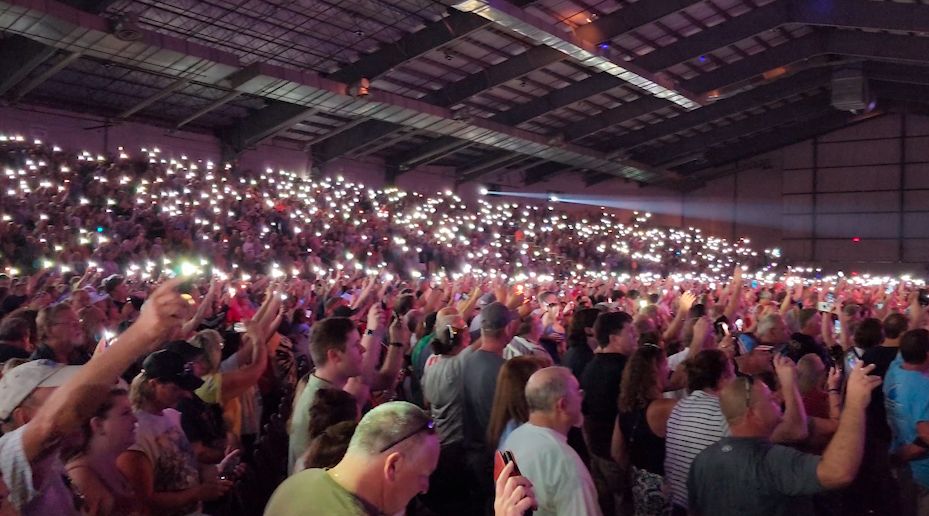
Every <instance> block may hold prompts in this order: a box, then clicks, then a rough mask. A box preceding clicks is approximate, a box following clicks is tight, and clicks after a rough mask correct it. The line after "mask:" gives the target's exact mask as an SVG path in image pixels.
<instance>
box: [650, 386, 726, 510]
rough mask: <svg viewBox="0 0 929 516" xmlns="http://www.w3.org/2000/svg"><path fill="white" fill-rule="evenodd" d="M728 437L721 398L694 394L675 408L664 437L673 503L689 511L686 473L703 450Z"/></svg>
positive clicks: (705, 394)
mask: <svg viewBox="0 0 929 516" xmlns="http://www.w3.org/2000/svg"><path fill="white" fill-rule="evenodd" d="M727 435H729V424H728V423H726V418H724V417H723V414H722V411H720V409H719V398H717V397H716V396H715V395H713V394H709V393H707V392H704V391H694V392H693V393H691V394H690V396H687V397H686V398H684V399H682V400H681V401H679V402H678V403H677V405H675V406H674V410H672V411H671V416H670V417H669V418H668V430H667V436H666V437H665V463H664V470H665V479H666V480H667V481H668V483H669V484H670V487H671V501H672V502H674V504H676V505H679V506H681V507H684V508H687V474H688V472H689V471H690V464H691V463H692V462H693V460H694V457H696V456H697V454H699V453H700V452H701V451H703V449H704V448H706V447H707V446H709V445H711V444H713V443H715V442H716V441H718V440H720V439H722V438H723V437H725V436H727Z"/></svg>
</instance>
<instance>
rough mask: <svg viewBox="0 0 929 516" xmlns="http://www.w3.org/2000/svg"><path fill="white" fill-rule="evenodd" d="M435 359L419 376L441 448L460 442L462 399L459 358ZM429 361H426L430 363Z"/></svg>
mask: <svg viewBox="0 0 929 516" xmlns="http://www.w3.org/2000/svg"><path fill="white" fill-rule="evenodd" d="M467 353H473V351H469V350H468V349H465V350H463V351H462V352H461V353H459V354H458V355H455V356H453V357H449V356H442V357H436V358H435V360H434V361H433V363H431V364H428V365H427V366H426V369H425V372H424V373H423V396H424V397H425V398H426V400H427V401H428V402H429V410H430V411H431V412H432V419H434V420H435V424H436V429H437V430H438V432H439V440H440V441H441V442H442V445H443V446H445V445H448V444H452V443H457V442H461V440H462V439H463V437H464V435H463V430H462V424H463V420H464V397H463V392H462V389H461V355H462V354H467ZM432 358H433V357H430V360H432Z"/></svg>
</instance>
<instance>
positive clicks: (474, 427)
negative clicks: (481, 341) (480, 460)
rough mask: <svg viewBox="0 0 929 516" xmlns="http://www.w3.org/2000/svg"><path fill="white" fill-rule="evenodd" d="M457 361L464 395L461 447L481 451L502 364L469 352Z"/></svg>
mask: <svg viewBox="0 0 929 516" xmlns="http://www.w3.org/2000/svg"><path fill="white" fill-rule="evenodd" d="M462 353H464V352H462ZM459 360H461V379H462V387H463V392H464V443H465V446H466V447H467V448H468V449H472V450H473V449H482V448H484V447H486V445H487V437H486V436H487V427H488V426H489V425H490V411H491V409H492V408H493V405H494V391H496V390H497V375H498V374H499V373H500V368H501V367H503V363H504V362H505V361H504V360H503V357H501V356H500V355H497V354H496V353H491V352H489V351H483V350H480V349H478V350H476V351H473V352H468V353H467V354H465V355H463V356H461V357H460V358H459Z"/></svg>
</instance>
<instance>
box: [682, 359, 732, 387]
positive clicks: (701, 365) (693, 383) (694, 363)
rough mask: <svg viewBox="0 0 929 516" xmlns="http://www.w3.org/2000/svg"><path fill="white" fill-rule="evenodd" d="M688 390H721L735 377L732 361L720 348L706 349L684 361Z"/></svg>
mask: <svg viewBox="0 0 929 516" xmlns="http://www.w3.org/2000/svg"><path fill="white" fill-rule="evenodd" d="M684 367H685V368H686V371H687V390H688V391H690V392H694V391H701V390H713V391H715V390H719V389H721V388H722V387H723V386H724V385H725V384H726V383H727V382H729V381H730V380H732V379H733V378H734V377H735V373H734V372H733V370H732V362H731V361H730V360H729V357H727V356H726V353H725V352H723V351H721V350H718V349H704V350H702V351H700V352H699V353H697V354H696V355H695V356H694V357H693V358H692V359H690V360H688V361H687V362H685V363H684Z"/></svg>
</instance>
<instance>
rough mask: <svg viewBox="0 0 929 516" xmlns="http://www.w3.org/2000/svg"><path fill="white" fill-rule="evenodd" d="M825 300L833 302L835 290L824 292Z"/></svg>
mask: <svg viewBox="0 0 929 516" xmlns="http://www.w3.org/2000/svg"><path fill="white" fill-rule="evenodd" d="M826 302H827V303H830V304H833V303H835V292H827V293H826Z"/></svg>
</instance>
